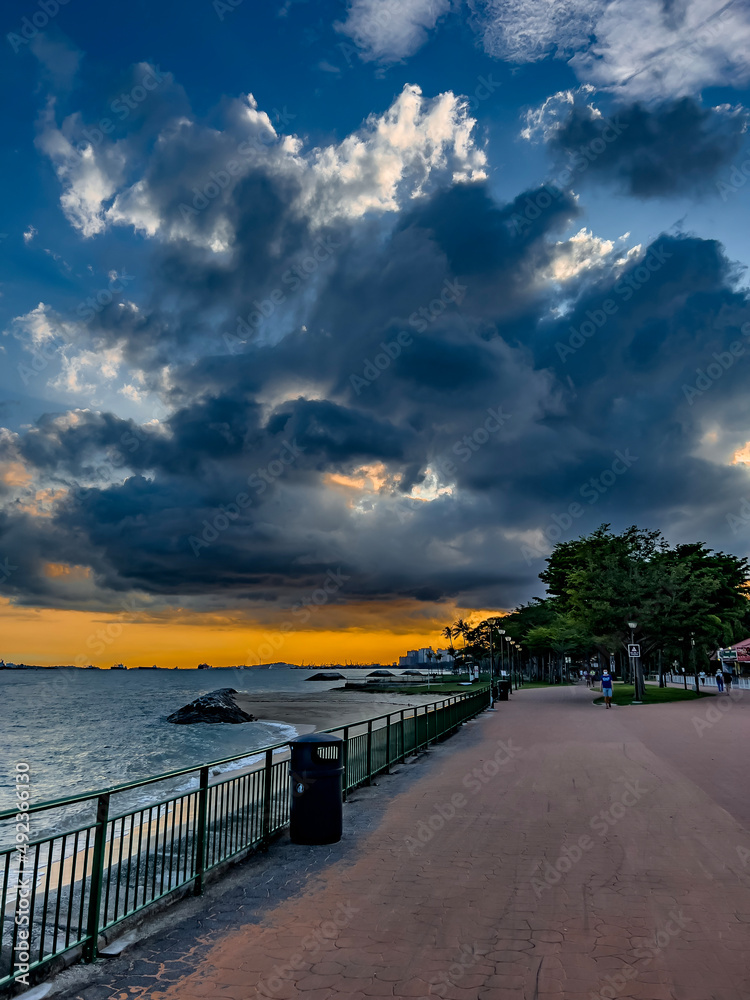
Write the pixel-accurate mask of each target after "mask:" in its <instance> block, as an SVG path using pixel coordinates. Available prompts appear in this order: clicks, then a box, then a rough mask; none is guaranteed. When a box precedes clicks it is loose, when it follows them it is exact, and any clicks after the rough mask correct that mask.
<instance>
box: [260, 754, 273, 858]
mask: <svg viewBox="0 0 750 1000" xmlns="http://www.w3.org/2000/svg"><path fill="white" fill-rule="evenodd" d="M272 790H273V750H266V763H265V767H264V768H263V834H262V836H263V840H262V846H263V850H266V849H267V848H268V845H269V843H270V840H271V792H272Z"/></svg>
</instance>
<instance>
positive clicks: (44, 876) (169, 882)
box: [0, 688, 489, 990]
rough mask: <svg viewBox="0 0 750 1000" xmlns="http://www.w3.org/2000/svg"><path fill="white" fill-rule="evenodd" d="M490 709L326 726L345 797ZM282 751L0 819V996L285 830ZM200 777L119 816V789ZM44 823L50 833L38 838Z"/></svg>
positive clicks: (471, 706)
mask: <svg viewBox="0 0 750 1000" xmlns="http://www.w3.org/2000/svg"><path fill="white" fill-rule="evenodd" d="M488 705H489V689H488V688H482V689H480V690H478V691H472V692H469V693H466V694H461V695H457V696H455V697H451V698H445V699H443V700H442V701H437V702H433V703H432V704H430V705H423V706H422V705H420V706H419V707H418V708H409V709H404V710H403V711H400V712H394V713H391V714H389V715H383V716H379V717H377V718H375V719H370V720H368V721H366V722H364V723H358V724H357V725H350V726H344V727H339V728H336V729H329V730H327V732H329V733H334V734H336V735H341V736H342V738H343V740H344V798H346V796H347V794H348V793H349V792H350V791H351V790H352V789H354V788H356V787H358V786H359V785H363V784H364V785H366V784H370V782H371V781H372V778H373V777H374V776H375V775H377V774H380V773H383V772H387V771H388V770H389V768H390V766H391V765H392V764H395V763H397V762H399V761H403V760H404V759H405V758H406V756H407V754H411V753H415V752H418V751H419V750H421V749H424V748H426V747H427V746H428V744H430V743H432V742H434V741H436V740H439V739H444V738H445V737H447V736H449V735H451V734H452V733H453V732H455V731H456V729H457V728H458V727H459V726H460V725H461V724H462V723H463V722H466V721H467V720H468V719H471V718H473V717H474V716H476V715H478V714H479V713H480V712H482V711H483V710H484V709H485V708H487V707H488ZM284 748H288V743H277V744H275V745H273V746H269V747H265V748H263V749H262V750H258V751H250V752H249V753H250V754H251V755H253V756H255V755H256V754H263V755H264V761H263V764H262V765H260V766H257V767H254V768H253V769H248V770H243V771H242V772H241V773H239V774H236V775H231V774H230V775H229V776H227V775H226V774H221V775H220V776H219V777H218V778H217V780H215V781H214V782H211V781H210V780H209V776H210V774H211V772H212V771H213V770H214V769H215V768H217V767H222V766H223V765H226V764H231V763H232V762H234V761H237V760H241V759H242V758H244V757H247V756H248V755H249V754H248V753H245V754H242V755H240V756H237V757H229V758H225V759H224V760H221V761H216V762H215V763H213V764H208V765H205V766H204V767H200V768H195V767H193V768H185V769H183V770H179V771H171V772H169V773H168V774H163V775H159V776H158V777H155V778H149V779H147V780H145V781H134V782H130V783H128V784H123V785H118V786H115V787H113V788H109V789H106V790H102V791H99V792H93V793H89V794H88V795H81V796H74V797H71V798H65V799H58V800H55V801H52V802H45V803H41V804H40V805H31V804H30V805H29V808H28V811H27V812H24V813H22V814H17V812H16V810H13V811H8V812H3V813H0V990H4V989H9V988H11V987H12V985H13V984H14V982H16V981H18V980H19V979H20V981H21V982H24V981H25V979H26V977H27V976H28V975H29V974H30V973H31V972H33V971H34V970H36V969H40V968H41V967H43V966H45V965H48V964H49V963H50V962H52V961H53V960H54V959H56V958H58V957H59V956H61V955H63V954H65V953H66V952H68V951H70V950H72V949H74V948H78V947H81V948H82V951H83V958H84V961H87V962H92V961H94V960H95V959H96V956H97V942H98V938H99V935H100V934H101V933H102V932H103V931H105V930H107V929H109V928H111V927H113V926H114V925H115V924H118V923H119V922H120V921H122V920H124V919H125V918H126V917H131V916H133V914H136V913H138V912H139V911H141V910H144V909H146V908H147V907H149V906H151V905H153V904H154V903H155V902H156V901H157V900H159V899H161V898H162V897H164V896H166V895H168V894H169V893H172V892H175V891H176V890H178V889H181V888H185V887H187V886H191V885H192V888H193V890H194V892H195V893H196V894H200V893H201V892H202V891H203V885H204V881H205V877H206V874H207V873H208V872H209V871H211V869H213V868H215V867H217V866H218V865H220V864H223V863H224V862H227V861H230V860H231V859H232V858H235V857H237V856H238V855H240V854H242V853H243V852H247V851H250V850H253V849H258V848H264V847H266V846H267V845H268V844H269V842H270V840H271V838H272V837H273V836H274V834H276V833H277V832H278V831H279V830H281V829H282V828H283V827H284V826H286V825H287V824H288V822H289V779H288V754H287V755H286V756H285V757H284V758H282V759H279V756H280V752H281V751H283V749H284ZM274 757H276V758H277V759H274ZM196 774H197V776H198V783H197V786H196V787H194V788H190V789H188V790H185V789H184V788H183V789H182V790H176V791H174V790H173V791H172V792H171V793H170V794H168V795H167V797H162V798H159V795H158V789H157V790H156V794H155V798H157V799H159V800H158V801H155V802H153V803H148V804H146V805H139V806H138V807H136V808H132V806H131V808H122V807H120V808H118V800H119V801H120V802H121V801H122V799H123V798H124V793H127V792H132V791H133V790H135V789H144V790H145V789H147V788H148V786H149V785H157V784H158V783H159V782H165V781H174V779H176V778H180V777H183V776H186V775H193V776H195V775H196ZM163 794H164V790H163V789H162V795H163ZM71 807H75V808H74V809H71ZM87 810H88V814H89V815H88V817H86V815H85V814H86V811H87ZM66 811H67V818H66ZM71 811H72V812H73V813H74V817H73V818H71ZM82 813H83V814H84V818H83V819H82V818H81V814H82ZM40 819H41V826H42V828H44V827H45V826H46V827H47V830H46V832H43V833H42V834H41V835H40V836H38V837H36V836H34V828H35V827H37V828H39V820H40ZM20 820H23V823H21V824H20V832H19V822H20ZM68 827H69V828H68ZM24 828H25V829H26V830H27V831H30V834H29V833H24V832H23V829H24ZM19 843H22V844H23V846H24V847H25V853H23V854H22V853H21V852H20V851H19V849H18V844H19ZM37 978H38V977H37Z"/></svg>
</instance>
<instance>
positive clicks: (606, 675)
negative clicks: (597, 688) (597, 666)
mask: <svg viewBox="0 0 750 1000" xmlns="http://www.w3.org/2000/svg"><path fill="white" fill-rule="evenodd" d="M602 694H603V695H604V704H605V705H606V706H607V708H611V707H612V675H611V674H610V672H609V670H607V668H606V667H605V668H604V670H603V672H602Z"/></svg>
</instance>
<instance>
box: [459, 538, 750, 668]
mask: <svg viewBox="0 0 750 1000" xmlns="http://www.w3.org/2000/svg"><path fill="white" fill-rule="evenodd" d="M539 578H540V580H541V581H542V583H544V584H545V586H546V590H547V595H546V597H544V598H535V599H534V600H532V601H531V602H530V603H529V604H526V605H521V606H519V607H518V608H516V609H515V610H514V611H512V612H511V613H510V614H508V615H504V616H503V617H502V618H498V619H487V620H485V621H482V622H478V623H473V624H472V623H468V622H465V621H463V620H459V621H458V622H456V623H455V625H454V626H453V633H452V634H453V635H454V636H457V635H461V636H463V638H464V642H465V643H466V647H467V652H470V653H471V654H472V655H474V656H486V655H488V648H489V644H490V638H492V642H493V645H494V649H495V650H497V649H498V647H499V642H500V635H499V632H498V630H499V629H500V628H502V629H504V630H505V633H506V635H508V636H509V637H510V638H512V639H514V640H515V641H517V642H520V643H521V644H523V646H524V647H526V649H527V651H530V652H531V653H548V654H550V655H553V656H554V657H556V658H557V660H558V661H560V660H561V658H562V657H565V656H570V657H571V658H573V659H575V658H580V657H583V656H591V655H594V654H596V653H601V654H605V655H609V654H612V653H616V652H618V651H620V650H622V649H623V648H624V646H625V645H626V644H627V642H629V641H630V637H631V629H630V628H629V625H628V623H629V622H635V623H636V628H635V630H633V631H634V638H635V641H636V642H638V643H640V644H641V649H642V654H643V655H644V656H647V657H648V656H649V655H652V654H654V653H655V652H656V651H657V650H658V651H661V652H663V653H666V654H667V655H668V656H669V657H672V656H676V655H679V656H683V658H685V657H687V655H688V654H689V652H690V650H691V649H692V648H695V649H696V650H697V651H698V654H699V655H703V656H705V653H706V651H708V650H710V649H714V648H716V647H718V646H728V645H731V644H732V643H734V642H738V641H739V640H740V639H744V638H746V637H747V636H748V635H750V601H749V600H748V596H749V591H748V587H749V585H750V564H748V561H747V559H745V558H739V557H738V556H734V555H731V554H728V553H725V552H716V551H714V550H712V549H710V548H708V547H707V546H706V545H705V544H704V543H703V542H691V543H687V544H681V545H676V546H670V545H669V544H668V542H667V541H666V539H665V538H664V537H663V536H662V534H661V532H659V531H651V530H644V529H642V528H638V527H635V526H633V527H630V528H627V529H626V530H625V531H623V532H621V533H620V534H616V533H614V532H612V531H611V530H610V525H609V524H603V525H601V527H599V528H597V529H596V531H594V532H592V533H591V534H590V535H586V536H581V537H580V538H577V539H575V540H572V541H566V542H558V544H557V545H555V547H554V549H553V551H552V553H551V554H550V555H549V557H548V558H547V565H546V567H545V569H544V570H542V572H541V573H540V574H539Z"/></svg>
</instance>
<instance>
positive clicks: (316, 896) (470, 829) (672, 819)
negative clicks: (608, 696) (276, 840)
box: [66, 686, 750, 1000]
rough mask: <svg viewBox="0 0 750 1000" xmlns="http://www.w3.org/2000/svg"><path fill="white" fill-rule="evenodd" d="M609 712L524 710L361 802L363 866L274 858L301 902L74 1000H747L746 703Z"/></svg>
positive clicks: (471, 728)
mask: <svg viewBox="0 0 750 1000" xmlns="http://www.w3.org/2000/svg"><path fill="white" fill-rule="evenodd" d="M592 697H593V693H592V692H590V691H587V690H586V689H585V687H583V686H576V687H572V688H569V687H564V688H553V689H549V690H547V689H538V690H526V691H521V692H519V693H517V694H514V695H513V697H512V700H511V701H510V703H508V704H504V703H501V704H499V705H498V708H497V710H496V711H495V712H494V713H486V714H484V715H483V716H482V717H481V718H480V719H479V720H477V721H475V722H473V723H470V724H468V725H467V726H465V727H464V729H463V730H462V732H461V734H459V735H458V736H456V737H454V738H453V739H452V740H450V741H448V742H447V743H445V744H443V745H442V746H441V747H439V748H438V749H436V750H435V751H431V752H430V754H429V755H428V758H427V759H425V760H423V761H421V762H418V763H416V764H415V765H414V766H413V767H407V768H402V769H401V774H399V775H397V776H392V777H388V778H384V779H383V780H382V782H380V784H381V785H382V786H383V787H385V788H387V792H385V793H384V792H383V791H382V789H381V788H380V787H379V788H378V789H364V790H362V791H361V792H359V793H357V795H356V796H355V801H354V802H353V803H351V804H349V805H347V817H353V816H355V814H356V812H357V810H363V812H362V814H363V815H368V816H369V817H370V820H369V829H368V830H365V831H361V830H360V832H359V834H357V836H356V837H355V838H354V839H355V840H356V844H354V846H353V847H351V849H347V846H346V844H345V843H343V842H342V846H341V847H339V848H336V849H330V848H295V847H294V846H293V845H291V846H288V847H279V848H276V849H272V851H271V852H270V854H269V855H268V859H267V862H266V868H265V870H266V871H267V872H271V871H272V870H273V864H274V853H275V851H280V852H281V853H280V854H279V855H278V856H277V864H278V863H280V862H281V861H283V862H284V864H286V863H288V859H289V858H290V857H294V858H297V859H299V858H302V857H303V856H304V857H306V858H307V859H310V858H314V857H315V858H317V862H316V867H315V870H314V871H313V872H311V875H312V877H311V878H310V879H309V880H308V881H307V882H305V881H304V880H300V881H298V882H297V883H294V884H292V885H291V886H290V888H291V892H288V893H287V894H286V898H281V897H280V898H278V899H274V900H273V901H272V904H271V905H269V906H268V907H266V908H265V909H264V910H263V912H261V910H255V911H254V912H252V913H250V912H248V909H247V908H244V909H241V910H240V911H239V912H237V913H235V914H233V913H232V911H231V907H230V908H229V910H225V912H224V915H223V917H222V921H221V922H220V926H218V927H217V926H214V928H213V929H212V932H211V933H210V934H208V935H203V936H202V937H201V938H200V939H198V938H196V937H195V935H194V930H193V931H190V933H188V931H186V930H185V929H183V930H182V931H179V929H178V930H177V931H172V932H171V933H167V932H165V933H164V934H163V935H162V938H160V937H159V936H158V935H157V936H155V937H153V938H151V940H150V941H149V942H147V943H146V944H145V945H141V946H138V947H139V948H141V949H142V953H141V955H142V954H144V952H143V949H144V948H145V949H146V952H147V953H148V955H150V956H151V957H150V960H149V961H146V960H145V959H143V958H142V957H141V956H139V953H138V950H137V949H136V950H135V952H134V955H133V956H132V957H131V958H130V959H125V958H120V959H117V960H115V961H114V962H112V963H110V964H109V965H103V966H102V967H101V968H100V969H99V970H98V971H97V972H96V973H95V978H93V979H91V978H90V979H89V982H88V983H86V984H84V985H83V987H82V988H79V989H77V990H74V991H73V992H69V993H67V994H66V996H68V997H71V998H72V997H77V998H82V1000H109V998H112V1000H131V998H137V1000H141V998H145V997H148V998H153V1000H203V998H211V1000H213V998H227V1000H246V998H251V997H267V998H278V1000H294V998H297V997H300V998H304V1000H365V998H369V997H435V996H439V997H445V998H448V1000H464V998H465V1000H476V998H480V1000H511V998H513V1000H553V998H554V1000H561V998H562V1000H584V998H585V1000H592V998H594V997H602V998H605V997H606V998H612V997H631V998H640V1000H747V997H748V996H750V954H749V952H748V949H749V948H750V893H749V892H748V890H750V796H748V794H747V792H748V779H747V764H746V761H745V754H746V748H747V737H748V733H749V732H750V692H743V693H742V695H741V696H739V695H738V696H737V697H736V698H734V699H732V700H730V699H724V704H723V705H722V706H720V705H719V699H718V698H706V699H702V700H699V701H697V702H695V703H686V704H680V703H674V704H669V705H664V706H644V707H642V708H634V707H627V708H626V707H622V708H613V709H612V710H611V711H606V710H605V709H604V708H599V707H595V706H593V705H592ZM378 796H379V798H378ZM373 802H375V806H373V804H372V803H373ZM368 803H369V805H368ZM368 809H369V810H370V811H369V812H368ZM347 823H349V819H347ZM354 825H356V824H354ZM289 863H291V862H289ZM253 877H254V867H253V864H252V863H249V864H247V865H245V866H244V869H243V872H242V878H243V879H245V880H252V879H253ZM282 897H283V894H282ZM188 905H190V904H188ZM178 909H179V907H178V908H177V910H178ZM261 909H262V908H261ZM177 910H175V915H177ZM191 934H193V937H191ZM160 949H161V951H160ZM160 954H161V955H162V959H163V960H162V961H161V964H160V962H159V956H160ZM128 962H129V963H130V964H129V965H128V964H127V963H128ZM118 963H119V965H118ZM170 963H171V964H170ZM167 965H169V967H170V969H171V973H170V974H169V975H165V974H164V970H165V968H166V966H167Z"/></svg>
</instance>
